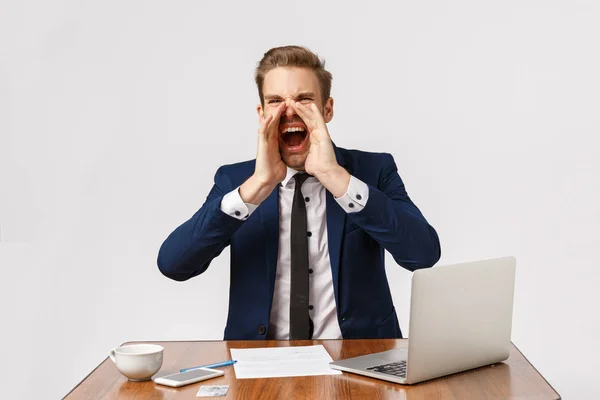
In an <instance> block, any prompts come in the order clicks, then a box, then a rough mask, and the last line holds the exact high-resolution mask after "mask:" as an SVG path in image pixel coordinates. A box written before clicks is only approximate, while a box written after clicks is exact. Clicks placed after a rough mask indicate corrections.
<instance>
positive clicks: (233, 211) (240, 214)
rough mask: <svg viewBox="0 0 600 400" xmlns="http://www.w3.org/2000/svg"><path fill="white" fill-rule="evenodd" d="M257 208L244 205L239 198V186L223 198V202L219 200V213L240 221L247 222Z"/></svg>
mask: <svg viewBox="0 0 600 400" xmlns="http://www.w3.org/2000/svg"><path fill="white" fill-rule="evenodd" d="M257 207H258V206H257V205H255V204H250V203H244V200H242V197H241V196H240V191H239V186H238V187H237V188H235V189H234V190H232V191H231V192H229V193H227V194H226V195H225V196H223V200H221V211H223V212H224V213H225V214H227V215H229V216H231V217H233V218H236V219H239V220H240V221H245V220H247V219H248V217H249V216H250V215H251V214H252V213H253V212H254V210H256V208H257Z"/></svg>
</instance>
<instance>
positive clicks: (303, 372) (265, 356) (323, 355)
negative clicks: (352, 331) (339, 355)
mask: <svg viewBox="0 0 600 400" xmlns="http://www.w3.org/2000/svg"><path fill="white" fill-rule="evenodd" d="M230 351H231V358H232V359H233V360H237V363H235V364H233V368H234V370H235V377H236V379H250V378H278V377H284V376H310V375H339V374H341V373H342V372H341V371H338V370H335V369H331V368H329V363H330V362H331V361H333V359H332V358H331V356H330V355H329V353H327V350H325V347H323V345H316V346H293V347H264V348H258V349H230Z"/></svg>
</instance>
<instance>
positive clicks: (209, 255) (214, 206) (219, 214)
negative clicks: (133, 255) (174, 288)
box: [157, 167, 244, 281]
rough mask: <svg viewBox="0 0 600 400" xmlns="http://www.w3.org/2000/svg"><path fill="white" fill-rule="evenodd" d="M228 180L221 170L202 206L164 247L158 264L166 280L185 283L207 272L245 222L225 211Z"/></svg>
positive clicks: (170, 237) (172, 234) (171, 235)
mask: <svg viewBox="0 0 600 400" xmlns="http://www.w3.org/2000/svg"><path fill="white" fill-rule="evenodd" d="M227 181H228V179H227V177H226V174H225V173H224V172H223V167H221V168H219V169H218V170H217V172H216V174H215V183H214V185H213V187H212V189H211V191H210V193H209V194H208V196H207V198H206V201H205V202H204V204H203V205H202V207H200V209H199V210H198V211H197V212H196V213H195V214H194V215H193V216H192V218H190V219H189V220H188V221H186V222H184V223H183V224H182V225H180V226H179V227H178V228H177V229H175V230H174V231H173V232H172V233H171V234H170V235H169V236H168V237H167V239H166V240H165V241H164V243H163V244H162V246H161V247H160V250H159V252H158V260H157V264H158V269H159V270H160V272H161V273H162V274H163V275H165V276H166V277H168V278H171V279H174V280H176V281H185V280H187V279H190V278H192V277H194V276H196V275H199V274H201V273H203V272H204V271H206V269H207V268H208V266H209V265H210V262H211V261H212V260H213V258H215V257H217V256H218V255H219V254H221V252H222V251H223V249H224V248H225V247H226V246H228V245H229V243H230V241H231V237H232V236H233V234H234V233H235V232H236V231H237V230H238V229H239V227H240V226H242V224H243V223H244V221H241V220H238V219H236V218H233V217H231V216H229V215H227V214H225V213H224V212H223V211H221V200H222V199H223V196H224V195H225V194H226V193H227V189H226V186H228V185H227Z"/></svg>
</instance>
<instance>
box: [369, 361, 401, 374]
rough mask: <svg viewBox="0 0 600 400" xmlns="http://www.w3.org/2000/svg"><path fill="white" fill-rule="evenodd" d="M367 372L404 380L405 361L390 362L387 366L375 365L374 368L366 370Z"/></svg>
mask: <svg viewBox="0 0 600 400" xmlns="http://www.w3.org/2000/svg"><path fill="white" fill-rule="evenodd" d="M367 370H368V371H375V372H381V373H383V374H388V375H394V376H399V377H401V378H406V360H405V361H399V362H392V363H389V364H382V365H376V366H374V367H370V368H367Z"/></svg>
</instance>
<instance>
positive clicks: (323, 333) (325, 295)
mask: <svg viewBox="0 0 600 400" xmlns="http://www.w3.org/2000/svg"><path fill="white" fill-rule="evenodd" d="M298 172H299V171H296V170H294V169H291V168H289V167H288V169H287V175H286V177H285V179H284V180H283V181H282V182H281V185H280V186H279V189H278V190H279V252H278V255H277V274H276V278H275V291H274V293H273V304H272V307H271V316H270V321H269V338H273V339H277V340H288V339H289V336H290V284H291V271H290V270H291V259H290V258H291V248H290V247H291V244H290V240H291V239H290V232H291V219H292V201H293V199H294V190H295V188H296V180H295V179H292V177H293V176H294V175H295V174H296V173H298ZM326 190H327V189H325V187H324V186H323V185H322V184H321V182H319V181H318V180H317V178H315V177H313V176H310V177H308V179H306V181H305V182H304V184H303V185H302V195H303V197H304V200H305V202H306V219H307V227H308V232H307V235H308V253H309V314H310V318H311V319H312V321H313V324H314V331H313V336H312V338H313V339H342V332H341V330H340V325H339V322H338V318H337V311H336V304H335V295H334V290H333V278H332V275H331V263H330V261H329V246H328V244H327V217H326V206H325V201H326V200H325V199H326V198H325V191H326ZM368 199H369V188H368V186H367V185H366V184H365V183H364V182H362V181H360V180H359V179H357V178H355V177H354V176H351V177H350V183H349V185H348V190H347V191H346V194H344V196H342V197H340V198H336V201H337V203H338V204H339V205H340V206H341V207H342V208H343V209H344V210H345V211H346V212H347V213H353V212H358V211H360V210H362V209H363V208H364V206H365V204H367V200H368ZM257 207H258V206H256V205H254V204H248V203H244V201H243V200H242V198H241V197H240V194H239V187H238V188H236V189H235V190H232V191H231V192H229V193H227V194H226V195H225V196H224V197H223V200H222V201H221V210H222V211H223V212H225V213H226V214H228V215H231V216H232V217H234V218H237V219H240V220H246V219H247V218H248V217H249V216H250V215H251V214H252V213H253V212H254V210H256V208H257Z"/></svg>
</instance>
